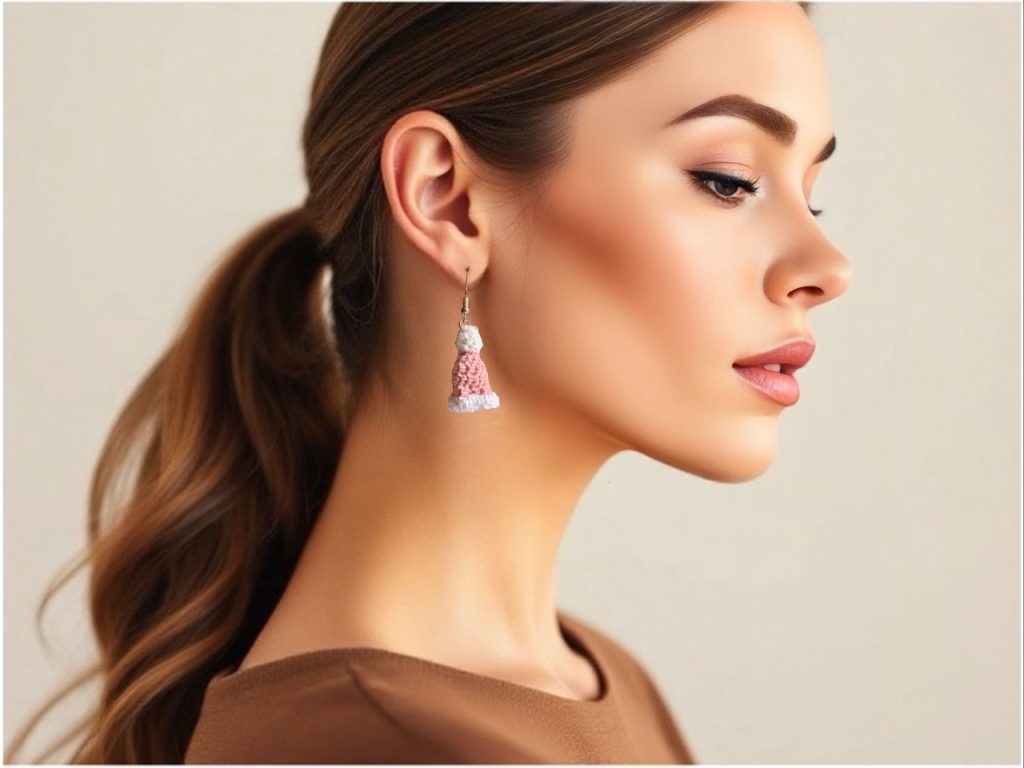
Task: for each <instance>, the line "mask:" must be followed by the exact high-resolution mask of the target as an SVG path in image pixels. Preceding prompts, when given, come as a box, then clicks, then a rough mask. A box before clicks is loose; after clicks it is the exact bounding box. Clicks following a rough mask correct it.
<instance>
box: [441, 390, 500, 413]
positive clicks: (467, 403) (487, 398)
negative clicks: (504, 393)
mask: <svg viewBox="0 0 1024 768" xmlns="http://www.w3.org/2000/svg"><path fill="white" fill-rule="evenodd" d="M497 407H498V393H497V392H488V393H487V394H486V395H462V397H451V396H450V397H449V398H448V410H449V411H455V412H456V413H465V412H469V411H479V410H481V409H483V408H497Z"/></svg>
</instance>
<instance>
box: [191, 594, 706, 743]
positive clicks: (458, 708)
mask: <svg viewBox="0 0 1024 768" xmlns="http://www.w3.org/2000/svg"><path fill="white" fill-rule="evenodd" d="M558 622H559V626H560V628H561V631H562V636H563V637H564V638H565V640H566V642H567V643H569V645H570V646H571V647H572V648H574V649H575V650H577V651H579V652H580V653H581V654H583V655H584V656H585V657H587V659H588V660H589V661H590V663H591V664H592V665H593V666H594V668H595V669H596V671H597V673H598V675H599V678H600V692H599V693H598V696H597V698H594V699H584V700H577V699H572V698H567V697H563V696H558V695H556V694H553V693H548V692H547V691H542V690H540V689H538V688H530V687H527V686H524V685H518V684H516V683H513V682H510V681H507V680H502V679H500V678H495V677H488V676H486V675H480V674H476V673H474V672H469V671H467V670H464V669H459V668H457V667H452V666H448V665H445V664H440V663H437V662H434V661H429V660H428V659H424V658H420V657H418V656H410V655H406V654H403V653H397V652H395V651H389V650H385V649H382V648H368V647H353V648H322V649H317V650H314V651H306V652H304V653H299V654H296V655H293V656H286V657H283V658H280V659H275V660H273V661H269V662H264V663H261V664H257V665H255V666H252V667H246V668H245V669H243V670H240V671H232V670H231V669H225V670H223V671H221V672H218V673H217V674H216V675H214V676H213V677H212V678H211V680H210V682H209V684H208V685H207V688H206V692H205V694H204V697H203V703H202V709H201V711H200V713H199V719H198V721H197V723H196V727H195V730H194V731H193V733H192V738H191V742H190V743H189V746H188V749H187V751H186V753H185V760H184V762H185V763H693V762H694V760H693V758H692V756H691V754H690V751H689V749H688V748H687V746H686V743H685V741H684V740H683V737H682V735H681V733H680V731H679V729H678V728H677V726H676V723H675V721H674V720H673V717H672V714H671V713H670V710H669V708H668V706H667V704H666V702H665V701H664V700H663V698H662V696H661V694H660V692H659V690H658V689H657V687H656V686H655V684H654V682H653V681H652V679H651V677H650V675H649V674H648V672H647V670H646V669H645V668H644V667H643V666H642V665H641V663H640V662H639V661H638V660H637V659H635V658H634V657H633V656H632V654H630V653H629V652H628V651H627V650H626V649H625V648H624V647H623V646H621V645H620V644H619V643H618V642H616V641H615V640H613V639H612V638H611V637H609V636H608V635H606V634H604V633H602V632H600V631H599V630H597V629H596V628H594V627H592V626H590V625H588V624H586V623H584V622H583V621H582V620H580V619H578V618H575V617H573V616H571V615H566V613H565V612H564V611H558Z"/></svg>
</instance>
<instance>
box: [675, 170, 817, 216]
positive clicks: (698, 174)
mask: <svg viewBox="0 0 1024 768" xmlns="http://www.w3.org/2000/svg"><path fill="white" fill-rule="evenodd" d="M688 173H689V174H690V177H691V178H692V179H693V183H694V185H695V186H696V187H697V189H699V190H700V191H702V192H704V193H706V194H709V195H711V196H712V197H714V198H715V199H716V200H718V201H720V202H722V203H723V204H725V205H728V206H730V207H732V206H736V205H739V204H740V203H742V202H743V199H744V198H745V197H748V196H750V197H753V196H755V195H756V194H757V191H758V190H759V189H760V187H759V186H758V184H757V182H758V179H760V177H758V178H757V179H744V178H742V177H740V176H732V175H730V174H728V173H717V172H715V171H688ZM739 189H742V190H743V191H744V192H746V193H747V194H746V195H742V196H737V195H736V192H737V190H739ZM807 210H809V211H810V212H811V215H812V216H820V215H821V214H822V213H824V211H822V210H819V209H817V208H811V207H810V206H808V207H807Z"/></svg>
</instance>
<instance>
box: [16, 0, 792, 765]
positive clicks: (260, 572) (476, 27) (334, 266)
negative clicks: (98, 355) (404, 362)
mask: <svg viewBox="0 0 1024 768" xmlns="http://www.w3.org/2000/svg"><path fill="white" fill-rule="evenodd" d="M719 5H720V4H719V3H691V2H669V3H636V2H624V3H591V2H583V3H509V4H503V3H498V4H495V3H344V4H343V5H341V6H340V7H339V8H338V10H337V12H336V14H335V16H334V18H333V21H332V22H331V25H330V28H329V30H328V32H327V36H326V39H325V41H324V43H323V48H322V50H321V53H320V59H319V65H318V68H317V71H316V73H315V77H314V79H313V83H312V89H311V100H310V105H309V111H308V113H307V116H306V118H305V123H304V125H303V137H302V138H303V150H304V156H305V172H306V178H307V182H308V187H309V194H308V196H307V198H306V201H305V204H304V205H302V206H299V207H296V208H293V209H291V210H288V211H286V212H284V213H281V214H279V215H276V216H273V217H272V218H270V219H269V220H267V221H265V222H263V223H261V224H259V225H258V226H257V227H256V228H255V229H254V230H253V231H252V232H251V233H249V234H247V235H246V236H244V237H243V238H241V239H240V240H239V241H238V242H237V243H235V244H234V245H233V246H232V247H231V248H229V249H228V250H227V252H226V253H225V255H224V257H223V260H222V262H221V263H220V264H219V265H218V266H217V267H216V269H214V270H213V271H212V273H211V274H210V275H209V278H208V280H207V282H206V284H205V286H204V287H203V289H202V291H201V292H200V294H199V296H198V297H197V299H196V301H195V303H194V305H193V306H192V307H191V308H190V311H189V312H188V314H187V316H186V318H185V320H184V323H183V325H182V326H181V328H180V330H179V332H178V333H177V335H176V336H175V338H174V340H173V341H172V343H171V344H170V346H169V348H168V349H167V350H166V351H164V353H163V354H162V355H161V356H160V357H159V358H158V359H157V360H156V362H155V363H154V364H153V366H152V367H151V368H150V369H149V371H148V372H147V373H146V375H145V376H144V377H143V378H142V380H141V381H140V382H139V384H138V385H137V387H136V388H135V390H134V391H133V392H132V394H131V396H130V397H129V399H128V401H127V403H126V404H125V405H124V407H123V409H122V410H121V412H120V413H119V415H118V417H117V419H116V420H115V422H114V424H113V426H112V429H111V431H110V433H109V434H108V436H107V438H106V442H105V444H104V446H103V448H102V451H101V453H100V456H99V459H98V463H97V465H96V467H95V471H94V474H93V478H92V484H91V488H90V495H89V500H88V518H87V520H88V543H87V546H86V547H85V549H84V550H83V551H82V552H81V553H80V554H79V555H78V556H77V557H76V558H75V560H73V561H72V563H71V564H69V566H68V568H67V569H66V570H65V572H64V573H63V574H60V575H58V578H56V579H55V580H54V581H53V582H52V583H51V585H50V586H49V587H48V588H47V590H46V592H45V593H44V596H43V598H42V601H41V602H40V604H39V607H38V611H37V613H36V622H37V626H40V627H41V614H42V612H43V609H44V608H45V606H46V604H47V603H48V601H49V600H50V598H51V597H52V596H53V594H54V592H55V591H56V590H58V589H59V588H60V587H61V586H62V585H63V584H65V583H66V582H67V581H68V580H69V579H70V578H71V577H72V576H73V575H74V574H75V573H76V572H77V571H78V570H79V569H80V568H82V566H84V565H89V566H90V567H91V570H90V581H89V590H90V592H89V594H90V597H89V602H90V606H89V607H90V612H91V618H92V624H93V630H94V632H95V635H96V639H97V642H98V646H99V660H98V661H97V662H96V663H94V664H92V665H91V666H89V667H88V668H86V669H85V670H83V671H82V672H81V673H80V674H79V675H78V676H76V677H74V678H73V679H71V680H69V681H68V682H67V684H66V685H64V686H63V687H62V688H61V689H60V690H58V691H56V692H55V693H54V694H53V695H52V696H51V697H50V698H49V699H48V700H47V701H46V702H44V703H43V705H42V706H41V708H40V709H39V710H38V711H37V712H36V713H34V714H33V715H32V717H31V718H30V719H29V720H28V721H27V722H26V723H25V724H24V725H23V726H22V728H21V729H20V730H19V732H18V733H17V734H16V735H15V736H14V738H13V739H12V742H11V744H10V746H9V748H8V751H7V755H6V759H7V760H8V761H9V760H11V759H12V755H13V754H14V753H16V752H17V751H18V750H19V749H21V747H22V746H23V744H24V742H25V741H26V739H27V737H28V735H29V733H30V732H31V731H32V730H33V729H34V727H35V725H36V724H37V723H38V722H39V720H40V719H41V718H42V716H43V715H44V714H45V713H46V712H47V711H49V710H50V709H51V708H52V707H53V706H54V705H55V704H56V703H57V702H58V701H60V700H61V699H62V698H64V697H65V696H66V695H68V694H69V693H71V692H72V691H74V690H75V689H77V688H78V687H79V686H81V685H83V684H85V683H86V682H88V681H89V680H90V679H91V678H93V677H95V676H97V675H99V676H100V680H101V690H100V695H99V700H98V703H97V704H96V706H95V707H94V708H93V709H92V710H90V711H89V712H88V714H87V715H86V716H85V717H84V718H83V719H82V720H80V721H79V722H78V723H77V724H76V725H74V726H73V727H72V728H70V729H69V731H68V732H67V733H66V734H65V735H63V736H62V737H60V738H58V739H57V740H55V741H54V742H53V743H52V744H50V746H49V747H48V749H47V750H46V751H44V752H43V753H42V754H41V755H40V756H39V757H38V758H37V759H38V760H39V761H45V760H47V759H48V757H49V756H50V755H52V754H53V753H54V751H56V750H57V749H60V748H62V747H63V746H65V745H66V744H68V743H69V742H71V741H72V740H73V739H75V738H76V737H78V736H81V740H80V743H79V744H78V746H77V748H76V749H75V751H74V752H73V754H72V756H71V758H70V762H88V763H93V762H102V763H142V762H162V763H175V762H181V761H182V759H183V757H184V754H185V749H186V747H187V744H188V741H189V738H190V736H191V732H192V729H193V727H194V725H195V720H196V717H197V716H198V713H199V708H200V705H201V703H202V697H203V693H204V690H205V687H206V684H207V682H208V680H209V678H210V677H211V675H212V674H213V673H214V672H216V671H219V670H221V669H222V668H224V667H226V666H228V665H235V664H237V663H238V662H240V660H241V659H242V657H243V656H244V655H245V653H246V651H247V650H248V648H249V645H250V644H251V643H252V641H253V640H254V639H255V636H256V633H257V632H258V631H259V629H260V628H261V627H262V625H263V623H264V622H265V620H266V619H267V617H268V616H269V614H270V611H271V610H272V609H273V607H274V605H275V604H276V602H277V599H278V598H279V596H280V594H281V592H282V590H283V588H284V585H285V584H286V582H287V580H288V578H289V575H290V574H291V571H292V568H293V566H294V564H295V562H296V560H297V558H298V555H299V553H300V551H301V549H302V547H303V544H304V542H305V540H306V537H307V535H308V533H309V531H310V528H311V526H312V524H313V522H314V521H315V519H316V516H317V514H318V512H319V510H320V508H321V506H322V504H323V502H324V500H325V498H326V495H327V491H328V490H329V487H330V483H331V480H332V477H333V472H334V469H335V467H336V465H337V462H338V460H339V457H340V452H341V450H342V444H343V441H344V434H345V433H344V427H345V424H346V421H347V418H348V414H349V413H350V412H351V410H352V408H353V406H354V404H355V402H356V401H357V400H358V397H359V394H360V393H361V392H362V391H363V389H364V385H365V382H366V381H367V377H368V376H369V375H370V372H371V371H373V370H376V369H377V367H378V366H377V364H378V362H379V361H380V359H381V357H382V356H381V354H380V352H381V345H382V344H383V343H384V341H385V340H386V338H387V333H386V329H385V328H384V323H383V322H382V317H383V315H384V313H383V312H382V311H381V307H382V306H383V304H384V302H385V301H386V298H387V287H388V286H387V285H386V283H385V282H384V281H383V274H384V270H383V268H382V265H383V263H384V260H385V259H386V258H387V253H388V232H389V221H390V212H389V208H388V204H387V199H386V197H385V194H384V190H383V185H382V182H381V178H380V174H379V168H378V162H379V155H380V146H381V142H382V139H383V137H384V134H385V132H386V131H387V129H388V128H389V127H390V126H391V125H392V123H393V122H394V121H395V120H396V119H397V118H398V117H400V116H401V115H402V114H404V113H406V112H408V111H410V110H413V109H419V108H425V109H431V110H434V111H436V112H437V113H439V114H441V115H443V116H444V117H445V118H447V119H448V120H449V121H451V123H452V124H453V125H454V126H455V128H456V129H457V130H458V132H459V134H460V135H461V137H462V138H463V139H464V140H465V142H466V145H467V147H468V148H469V150H470V151H471V152H473V153H474V154H475V155H476V156H477V157H479V158H480V159H481V160H482V161H483V162H484V163H486V166H487V167H488V168H490V169H494V171H495V172H496V174H499V175H500V176H501V178H502V180H507V181H508V182H509V183H510V184H511V185H513V186H514V187H515V188H516V189H519V190H523V189H532V188H533V185H534V184H536V183H537V182H539V181H540V180H541V179H542V178H543V174H544V172H546V171H550V170H551V169H552V168H553V167H554V166H555V165H556V164H557V163H558V162H559V161H560V159H562V158H564V157H565V155H566V152H567V150H568V148H569V143H568V142H569V137H568V136H567V133H566V130H565V128H566V124H567V123H566V112H565V111H564V109H563V107H565V105H566V104H567V102H568V101H569V100H571V99H573V98H574V97H576V96H579V95H581V94H583V93H585V92H586V91H588V90H590V89H592V88H594V87H595V86H597V85H599V84H601V83H603V82H605V81H607V80H609V79H612V78H614V77H615V76H617V75H620V74H621V73H623V72H624V71H625V70H626V69H627V68H629V67H631V66H633V65H635V64H637V63H639V62H640V61H641V60H642V59H643V58H644V57H646V56H647V55H648V54H650V53H652V52H653V51H655V50H656V49H657V48H658V47H659V46H661V45H663V44H665V43H667V42H669V41H670V40H672V39H673V38H675V37H676V36H677V35H679V34H680V33H682V32H685V31H686V30H688V29H690V28H692V27H693V26H695V25H697V24H699V23H700V22H702V21H703V20H704V19H706V18H707V17H708V15H709V14H710V13H712V12H714V11H715V10H716V7H717V6H719ZM800 5H801V6H802V7H804V9H805V10H806V7H805V5H806V4H804V3H800ZM727 53H728V52H727V51H724V52H723V55H727ZM328 301H329V306H326V307H325V305H326V304H327V303H328ZM378 373H380V371H378ZM40 632H41V629H40Z"/></svg>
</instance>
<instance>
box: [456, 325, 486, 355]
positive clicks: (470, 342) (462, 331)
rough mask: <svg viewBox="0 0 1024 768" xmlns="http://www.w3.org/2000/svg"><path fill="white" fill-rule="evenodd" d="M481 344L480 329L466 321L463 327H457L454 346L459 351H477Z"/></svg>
mask: <svg viewBox="0 0 1024 768" xmlns="http://www.w3.org/2000/svg"><path fill="white" fill-rule="evenodd" d="M483 345H484V342H483V339H481V338H480V330H479V329H478V328H477V327H476V326H475V325H472V324H470V323H466V326H465V327H464V328H459V334H458V336H456V337H455V348H456V349H458V350H459V352H470V351H474V352H479V351H480V348H481V347H483Z"/></svg>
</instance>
